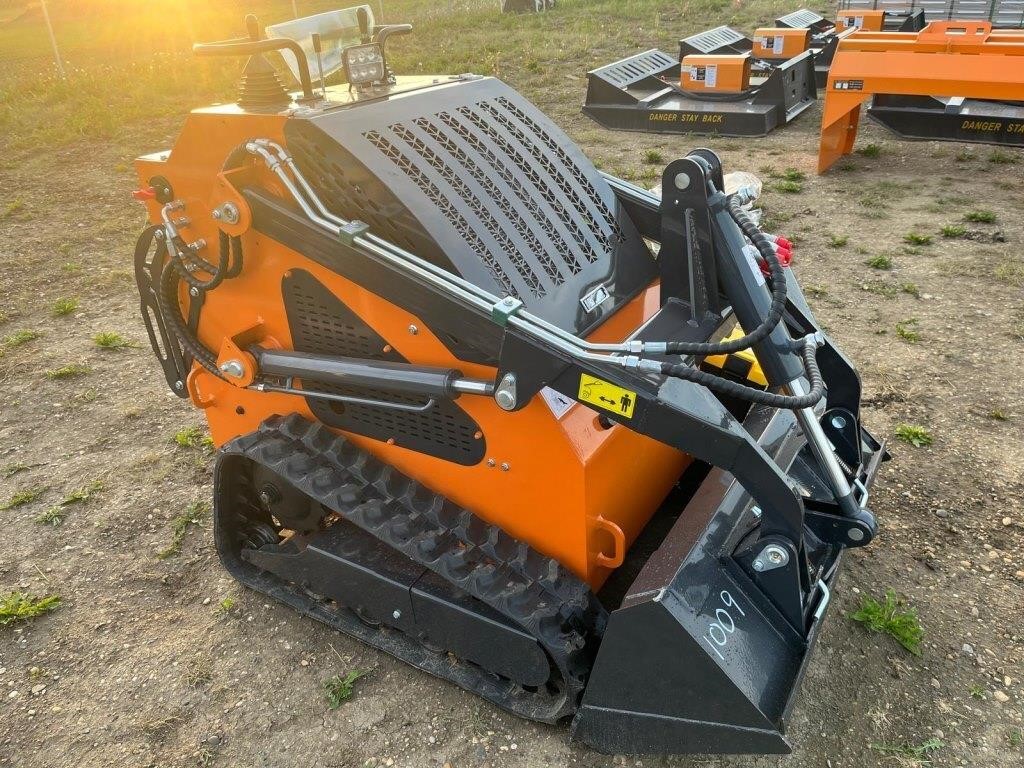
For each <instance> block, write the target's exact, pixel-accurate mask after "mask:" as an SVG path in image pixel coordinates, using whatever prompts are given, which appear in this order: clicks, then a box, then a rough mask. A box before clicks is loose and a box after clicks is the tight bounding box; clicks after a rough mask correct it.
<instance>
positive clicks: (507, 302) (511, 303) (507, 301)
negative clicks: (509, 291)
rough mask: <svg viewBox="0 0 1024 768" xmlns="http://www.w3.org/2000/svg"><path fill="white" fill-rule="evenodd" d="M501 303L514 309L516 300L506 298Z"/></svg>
mask: <svg viewBox="0 0 1024 768" xmlns="http://www.w3.org/2000/svg"><path fill="white" fill-rule="evenodd" d="M501 303H502V304H504V305H505V306H506V307H514V306H515V304H516V300H515V299H514V298H512V297H511V296H506V297H505V298H504V299H502V300H501Z"/></svg>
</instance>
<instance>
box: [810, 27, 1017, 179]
mask: <svg viewBox="0 0 1024 768" xmlns="http://www.w3.org/2000/svg"><path fill="white" fill-rule="evenodd" d="M876 93H885V94H897V95H916V96H961V97H964V98H974V99H988V100H996V101H1024V32H1022V31H1019V30H1003V29H1000V30H993V29H992V24H991V23H990V22H987V21H933V22H932V23H931V24H929V25H928V26H927V27H925V28H924V29H922V30H921V31H920V32H854V33H852V34H850V35H848V36H847V37H845V38H844V39H842V40H840V41H839V45H838V47H837V48H836V54H835V57H834V58H833V59H832V66H831V68H830V69H829V73H828V87H827V88H826V90H825V105H824V107H823V109H822V116H821V140H820V143H819V146H818V173H824V172H825V171H827V170H828V169H829V168H830V167H831V166H832V165H833V164H834V163H835V162H836V161H837V160H838V159H839V158H840V157H842V156H843V155H848V154H850V152H852V151H853V144H854V142H855V141H856V139H857V126H858V124H859V122H860V105H861V104H862V103H864V102H865V101H867V100H868V99H869V98H871V96H872V95H874V94H876Z"/></svg>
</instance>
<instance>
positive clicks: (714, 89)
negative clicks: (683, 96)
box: [679, 54, 750, 93]
mask: <svg viewBox="0 0 1024 768" xmlns="http://www.w3.org/2000/svg"><path fill="white" fill-rule="evenodd" d="M679 86H680V87H681V88H682V89H683V90H686V91H706V92H709V93H742V92H743V91H745V90H747V88H749V87H750V56H748V55H747V54H742V55H736V54H733V55H728V56H703V55H699V54H691V55H689V56H684V57H683V62H682V67H680V70H679Z"/></svg>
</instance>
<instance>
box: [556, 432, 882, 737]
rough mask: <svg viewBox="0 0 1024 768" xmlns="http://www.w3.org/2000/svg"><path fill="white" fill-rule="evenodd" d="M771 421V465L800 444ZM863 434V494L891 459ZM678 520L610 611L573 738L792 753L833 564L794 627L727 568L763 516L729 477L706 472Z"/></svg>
mask: <svg viewBox="0 0 1024 768" xmlns="http://www.w3.org/2000/svg"><path fill="white" fill-rule="evenodd" d="M775 421H776V423H775V424H773V425H770V426H769V427H768V428H766V429H765V432H764V433H763V434H762V437H761V442H763V443H764V442H769V443H772V444H774V445H776V446H778V448H777V450H778V453H777V454H776V455H777V457H781V456H785V455H787V453H788V455H790V456H792V453H793V450H794V449H793V448H792V442H793V441H794V440H796V439H798V438H797V437H796V434H795V432H794V431H793V430H792V429H791V428H790V427H788V426H787V425H786V424H785V421H786V419H776V420H775ZM780 432H781V433H784V434H785V436H784V437H781V438H780ZM862 437H863V438H864V440H865V446H866V447H869V448H870V449H871V450H872V453H873V459H872V460H871V461H869V462H868V464H867V466H866V468H865V474H864V481H865V484H866V485H870V484H871V482H872V481H873V479H874V476H875V473H876V472H877V469H878V466H879V464H880V463H881V461H882V460H884V458H885V456H886V453H885V449H884V447H883V446H880V445H878V444H877V443H874V441H873V440H872V439H871V438H870V436H869V435H867V434H866V433H863V435H862ZM787 444H788V445H787ZM809 466H810V464H809V463H805V462H803V461H801V459H800V457H799V456H798V457H797V460H796V461H794V462H793V464H792V465H791V468H790V476H791V477H793V478H794V479H795V480H796V481H797V482H798V483H804V482H806V479H805V478H804V477H802V476H801V475H802V473H804V472H806V471H807V468H808V467H809ZM675 514H678V518H677V519H676V521H675V523H674V525H672V527H671V528H670V530H669V531H668V533H667V535H666V536H665V537H664V539H663V540H662V541H661V543H660V546H658V547H657V549H656V550H655V551H654V552H653V553H652V554H651V555H650V556H649V558H648V559H647V561H646V563H645V564H644V565H643V567H642V569H641V570H640V572H639V574H638V575H637V576H636V578H635V579H634V581H633V582H632V584H631V585H630V586H629V588H628V589H627V590H626V595H625V597H624V598H623V600H622V602H621V604H620V606H619V608H618V609H617V610H614V611H612V613H611V614H610V617H609V622H608V628H607V630H606V631H605V634H604V638H603V641H602V644H601V648H600V650H599V652H598V656H597V659H596V662H595V665H594V668H593V671H592V673H591V676H590V682H589V684H588V686H587V690H586V692H585V694H584V697H583V702H582V706H581V708H580V710H579V711H578V713H577V714H576V717H575V719H574V721H573V724H572V738H573V739H574V740H576V741H580V742H583V743H586V744H587V745H589V746H591V747H593V748H595V749H598V750H600V751H602V752H605V753H608V754H689V753H719V754H786V753H789V752H791V751H792V749H791V746H790V744H789V742H788V741H787V740H786V737H785V725H786V720H787V718H788V717H789V712H790V710H791V708H792V706H793V703H794V701H795V699H796V694H797V691H798V689H799V686H800V682H801V680H802V678H803V674H804V670H805V668H806V665H807V662H808V660H809V659H810V657H811V655H812V651H813V648H814V644H815V643H816V641H817V638H818V634H819V630H820V627H821V625H822V623H823V619H824V617H825V613H826V609H827V607H828V602H829V595H830V590H831V586H832V583H833V581H834V579H835V574H836V572H837V571H838V565H839V563H838V559H837V560H835V561H833V562H831V563H830V564H829V565H828V567H827V568H826V569H825V570H824V572H823V574H822V577H821V580H819V581H818V582H817V583H816V584H815V586H814V587H813V590H814V592H816V595H812V598H813V599H812V600H811V601H809V602H810V607H809V611H808V618H807V621H806V623H805V624H804V625H803V626H799V627H796V626H793V624H792V623H791V622H790V621H788V620H787V619H786V618H785V617H784V616H783V615H782V614H781V613H780V612H779V611H778V610H777V609H776V608H775V606H774V605H773V604H772V603H771V602H770V601H768V600H766V599H765V596H764V594H763V593H762V592H761V590H760V589H758V587H757V586H756V585H755V584H754V583H753V581H751V580H750V578H749V577H748V576H747V574H746V572H744V570H743V569H742V568H741V567H740V566H739V565H738V564H737V562H736V561H735V560H734V559H733V554H734V553H735V552H736V550H737V548H738V546H739V544H740V543H741V542H742V541H744V539H745V538H746V536H747V534H748V533H749V531H750V529H751V527H752V526H755V525H756V524H757V518H758V516H759V510H758V509H757V507H753V506H752V502H751V499H750V496H749V495H748V494H747V493H746V492H745V491H744V490H743V488H742V487H740V485H739V483H738V482H737V481H736V480H735V479H734V478H733V477H732V475H730V474H729V473H727V472H724V471H722V470H720V469H713V470H711V471H710V472H709V473H708V474H707V476H706V478H705V479H704V480H703V482H701V483H700V485H699V487H698V488H697V490H696V492H695V493H694V494H693V495H692V496H691V497H689V501H688V502H686V503H685V504H684V505H683V508H682V509H680V510H676V511H675ZM808 535H809V537H811V535H810V534H809V532H808Z"/></svg>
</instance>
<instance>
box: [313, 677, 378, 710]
mask: <svg viewBox="0 0 1024 768" xmlns="http://www.w3.org/2000/svg"><path fill="white" fill-rule="evenodd" d="M367 671H368V670H365V669H356V670H353V671H351V672H347V673H345V676H344V677H342V676H341V675H335V676H334V677H330V678H328V679H327V680H324V693H325V695H326V696H327V706H329V707H330V708H331V709H337V708H338V707H340V706H341V705H342V704H344V703H345V702H346V701H348V699H349V698H351V696H352V694H353V692H354V691H355V685H356V681H357V680H359V679H360V678H362V677H365V675H366V673H367Z"/></svg>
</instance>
